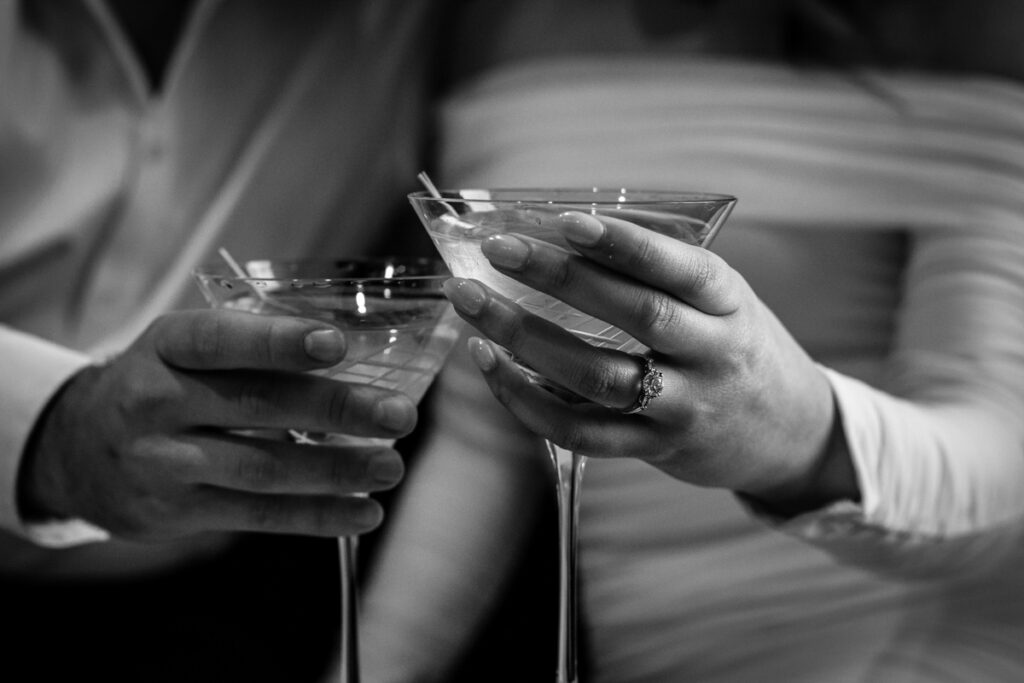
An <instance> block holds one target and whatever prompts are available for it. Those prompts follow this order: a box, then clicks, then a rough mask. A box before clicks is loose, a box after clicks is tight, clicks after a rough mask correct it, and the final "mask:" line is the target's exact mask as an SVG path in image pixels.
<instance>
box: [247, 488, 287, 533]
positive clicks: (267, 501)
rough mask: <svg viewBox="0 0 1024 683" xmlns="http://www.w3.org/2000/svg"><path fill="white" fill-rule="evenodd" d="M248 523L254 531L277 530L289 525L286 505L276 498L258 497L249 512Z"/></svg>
mask: <svg viewBox="0 0 1024 683" xmlns="http://www.w3.org/2000/svg"><path fill="white" fill-rule="evenodd" d="M246 517H247V522H248V524H249V526H250V527H251V528H252V529H256V530H275V529H279V528H284V527H283V525H285V524H286V523H287V519H286V515H285V511H284V505H283V504H282V503H281V502H279V501H278V500H277V498H276V497H275V496H258V497H257V498H256V499H255V501H254V502H253V503H252V505H250V506H249V508H248V511H247V515H246Z"/></svg>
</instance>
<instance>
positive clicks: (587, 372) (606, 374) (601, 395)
mask: <svg viewBox="0 0 1024 683" xmlns="http://www.w3.org/2000/svg"><path fill="white" fill-rule="evenodd" d="M572 380H573V385H574V386H577V387H579V391H580V393H582V394H583V395H584V396H587V397H590V398H592V399H593V400H595V401H597V402H598V403H605V404H606V403H608V401H609V400H610V399H611V398H612V397H613V396H614V395H615V394H616V393H617V388H618V387H619V386H620V385H621V384H622V383H624V382H625V381H628V379H627V378H624V377H623V376H622V373H621V372H620V371H619V369H618V368H617V367H615V366H611V365H609V364H607V363H603V362H596V363H583V364H580V365H578V366H576V368H575V372H573V378H572Z"/></svg>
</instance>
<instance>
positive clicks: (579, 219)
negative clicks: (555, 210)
mask: <svg viewBox="0 0 1024 683" xmlns="http://www.w3.org/2000/svg"><path fill="white" fill-rule="evenodd" d="M559 218H561V219H562V222H561V224H560V226H561V228H562V234H563V235H565V238H566V239H567V240H569V241H570V242H575V243H576V244H579V245H580V246H584V247H592V246H594V245H596V244H597V243H598V242H600V241H601V238H602V237H604V224H603V223H602V222H601V221H600V220H598V218H597V217H596V216H591V215H589V214H586V213H582V212H580V211H566V212H565V213H563V214H561V215H559Z"/></svg>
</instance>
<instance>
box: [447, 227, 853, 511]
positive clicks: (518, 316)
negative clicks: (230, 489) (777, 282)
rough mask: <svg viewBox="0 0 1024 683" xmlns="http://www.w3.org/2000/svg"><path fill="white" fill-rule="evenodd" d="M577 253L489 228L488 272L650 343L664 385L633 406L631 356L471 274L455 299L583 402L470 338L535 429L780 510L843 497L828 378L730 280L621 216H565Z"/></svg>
mask: <svg viewBox="0 0 1024 683" xmlns="http://www.w3.org/2000/svg"><path fill="white" fill-rule="evenodd" d="M561 218H562V220H561V222H560V223H559V224H558V229H559V230H560V231H561V232H562V234H563V235H564V236H565V237H566V239H567V240H568V241H569V243H570V244H571V245H572V247H573V248H574V249H575V250H576V251H577V252H578V253H575V254H573V253H569V252H567V251H565V250H562V249H559V248H558V247H554V246H552V245H550V244H547V243H544V242H539V241H536V240H532V239H530V238H527V237H523V236H519V235H514V234H504V235H497V236H492V237H490V238H488V239H487V240H486V241H485V242H484V244H483V251H484V254H485V255H486V256H487V258H488V259H489V260H490V262H491V264H492V265H493V266H494V267H495V268H497V269H498V270H499V271H500V272H502V273H504V274H506V275H508V276H510V277H513V278H515V279H516V280H519V281H520V282H522V283H524V284H527V285H529V286H530V287H532V288H534V289H536V290H539V291H542V292H545V293H548V294H550V295H552V296H555V297H556V298H558V299H561V300H562V301H564V302H566V303H568V304H570V305H571V306H573V307H575V308H577V309H579V310H581V311H583V312H585V313H588V314H591V315H593V316H596V317H597V318H600V319H601V320H603V321H605V322H608V323H611V324H613V325H615V326H617V327H619V328H621V329H623V330H625V331H626V332H628V333H629V334H631V335H632V336H633V337H635V338H636V339H637V340H639V341H640V342H642V343H643V344H644V345H646V346H647V347H649V349H650V353H649V354H648V356H649V357H650V358H651V359H653V361H654V364H655V367H656V369H657V371H660V372H661V373H662V376H663V377H662V379H663V391H662V393H661V394H660V395H659V396H657V397H656V398H653V399H652V400H651V401H650V404H649V407H648V408H647V409H646V410H644V411H643V412H639V413H632V414H630V413H629V412H628V411H630V409H632V408H634V407H635V406H636V403H637V400H638V397H639V394H640V382H641V379H642V377H643V375H644V361H643V359H642V358H639V357H637V356H635V355H631V354H627V353H624V352H621V351H617V350H612V349H602V348H597V347H595V346H592V345H590V344H588V343H586V342H584V341H581V340H579V339H577V338H576V337H575V336H573V335H572V334H570V333H569V332H566V331H564V330H562V329H561V328H560V327H558V326H557V325H555V324H552V323H550V322H547V321H544V320H542V319H540V318H538V317H536V316H534V315H531V314H529V313H527V312H526V311H524V310H523V309H522V308H520V307H519V306H517V305H516V304H514V303H513V302H511V301H509V300H508V299H505V298H504V297H502V296H500V295H498V294H497V293H496V292H494V291H493V290H490V289H488V288H486V287H485V286H483V285H482V284H480V283H479V282H476V281H472V280H452V281H450V282H449V283H448V284H447V285H446V291H447V292H448V295H449V298H450V299H451V300H452V302H453V303H454V305H455V307H456V310H457V311H458V312H459V314H460V315H461V316H462V317H463V318H464V319H465V320H467V321H468V322H470V323H471V324H473V325H474V326H475V327H476V328H477V329H478V330H479V331H480V332H482V333H483V334H484V335H486V336H487V337H489V338H490V339H492V340H493V341H494V342H497V344H499V345H501V346H502V347H504V348H505V349H507V350H508V352H510V353H511V354H512V356H514V357H515V358H516V359H517V360H519V361H521V362H522V363H524V364H525V365H527V366H529V367H531V368H532V369H534V370H536V371H537V372H538V373H540V374H541V375H544V376H546V377H548V378H550V379H551V380H554V381H555V382H556V383H557V384H559V385H562V386H563V387H565V388H567V389H569V390H571V391H572V392H573V393H575V394H577V395H579V396H581V397H583V398H585V399H588V401H589V402H575V401H566V400H563V398H560V397H559V396H558V395H556V394H555V393H552V392H549V391H547V390H545V389H543V388H541V387H540V386H538V385H536V384H534V383H531V382H530V381H529V380H528V379H527V377H526V375H524V374H523V372H522V371H521V370H519V369H518V368H517V366H516V365H515V364H514V363H512V361H511V360H510V358H509V356H508V354H506V353H504V352H502V350H501V349H500V348H498V347H496V346H494V345H493V344H490V343H487V342H485V341H483V340H479V339H477V340H473V341H471V342H470V343H471V345H472V346H471V350H472V352H473V355H474V357H475V359H476V361H477V364H478V365H479V366H480V368H481V369H482V370H483V371H484V375H485V377H486V380H487V382H488V384H489V385H490V388H491V390H492V392H493V393H494V394H495V396H496V397H497V398H498V399H499V400H500V401H501V402H502V403H503V404H504V405H505V406H506V407H507V408H508V409H509V410H510V411H511V412H512V413H513V414H515V415H516V416H517V417H518V418H519V419H520V420H521V421H522V422H523V423H525V424H526V426H528V427H529V428H530V429H531V430H533V431H534V432H536V433H537V434H539V435H541V436H543V437H545V438H547V439H550V440H551V441H554V442H555V443H558V444H559V445H561V446H563V447H566V448H569V449H571V450H574V451H577V452H579V453H582V454H585V455H588V456H591V457H619V456H625V457H634V458H640V459H642V460H645V461H647V462H649V463H651V464H652V465H655V466H656V467H658V468H660V469H662V470H664V471H665V472H667V473H669V474H671V475H672V476H674V477H677V478H679V479H682V480H685V481H689V482H693V483H696V484H700V485H705V486H716V487H725V488H730V489H733V490H736V491H740V492H744V493H746V494H749V495H751V496H753V497H755V498H758V499H761V500H762V501H764V502H767V503H770V504H775V505H777V506H778V507H779V509H780V510H791V509H797V508H799V509H806V508H807V507H810V506H816V505H818V504H821V503H824V502H828V501H830V500H833V499H836V498H839V497H847V496H849V497H854V498H855V497H856V495H857V491H856V482H855V480H854V476H853V472H852V467H851V466H850V463H849V460H848V456H847V455H846V451H845V448H844V443H843V441H842V439H841V437H840V430H839V429H838V428H837V427H838V425H835V424H834V423H835V422H837V418H836V414H835V411H834V407H833V400H832V395H831V390H830V387H829V384H828V382H827V380H826V378H825V376H824V374H823V373H822V372H821V371H820V369H819V368H818V367H817V366H816V365H815V364H814V363H813V361H812V360H811V359H810V358H809V357H808V356H807V354H806V353H805V352H804V351H803V349H802V348H801V347H800V346H799V345H798V344H797V343H796V342H795V341H794V340H793V338H792V337H791V336H790V335H789V333H788V332H787V331H786V330H785V329H784V328H783V326H782V325H781V323H779V321H778V320H777V319H776V318H775V316H774V315H773V314H772V313H771V311H769V310H768V308H767V307H765V306H764V305H763V304H762V303H761V301H760V300H759V299H758V298H757V296H756V295H755V294H754V292H753V291H752V290H751V289H750V287H749V286H748V285H747V283H746V282H745V281H744V279H743V278H742V277H741V276H740V275H739V274H738V273H737V272H736V271H734V270H733V269H732V268H730V267H729V266H728V264H726V263H725V262H724V261H723V260H722V259H721V258H719V257H718V256H716V255H715V254H713V253H711V252H710V251H707V250H706V249H702V248H700V247H697V246H694V245H690V244H684V243H681V242H679V241H677V240H674V239H672V238H669V237H666V236H664V235H661V234H659V233H657V232H654V231H650V230H645V229H643V228H641V227H639V226H638V225H636V224H633V223H630V222H628V221H626V220H623V219H622V218H618V217H607V216H602V217H600V218H598V217H595V216H592V215H587V214H583V213H577V212H571V213H567V214H564V215H563V216H562V217H561Z"/></svg>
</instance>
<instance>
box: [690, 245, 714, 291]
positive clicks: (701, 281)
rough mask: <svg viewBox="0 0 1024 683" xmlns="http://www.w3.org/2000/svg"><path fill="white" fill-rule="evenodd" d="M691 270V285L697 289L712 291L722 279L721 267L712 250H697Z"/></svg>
mask: <svg viewBox="0 0 1024 683" xmlns="http://www.w3.org/2000/svg"><path fill="white" fill-rule="evenodd" d="M691 265H692V267H691V268H690V271H689V275H690V277H689V286H690V287H691V288H692V289H693V290H695V291H701V292H704V291H712V290H714V289H716V288H717V286H718V283H719V281H720V279H721V278H720V275H719V269H718V267H717V264H716V262H715V261H714V259H713V258H712V257H711V254H710V252H705V251H695V252H694V258H693V261H692V264H691Z"/></svg>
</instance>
